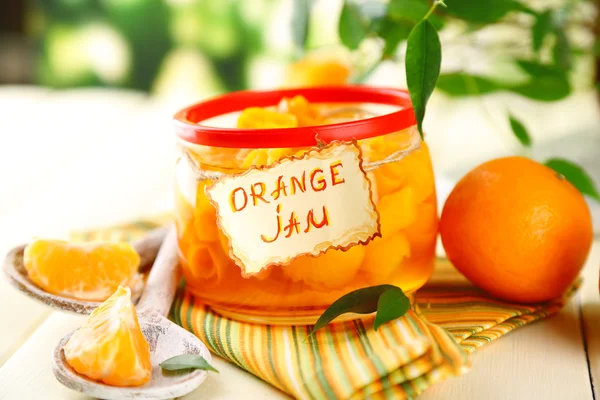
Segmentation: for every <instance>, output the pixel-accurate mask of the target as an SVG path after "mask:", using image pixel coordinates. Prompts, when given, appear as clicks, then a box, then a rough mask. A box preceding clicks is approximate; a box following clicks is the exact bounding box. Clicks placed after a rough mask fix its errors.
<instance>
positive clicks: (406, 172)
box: [374, 142, 435, 203]
mask: <svg viewBox="0 0 600 400" xmlns="http://www.w3.org/2000/svg"><path fill="white" fill-rule="evenodd" d="M374 172H375V181H376V184H377V189H378V190H379V194H380V195H384V194H388V193H391V192H394V191H396V190H397V189H398V188H399V187H403V186H410V187H412V188H413V189H414V190H415V200H416V202H417V203H421V202H423V201H424V200H425V199H427V198H428V197H430V196H431V195H432V194H433V193H434V191H435V186H434V184H433V181H434V178H433V168H432V166H431V161H430V158H429V150H428V148H427V145H426V144H425V143H424V142H422V143H421V147H420V148H419V149H418V150H414V151H413V152H412V153H410V154H409V155H407V156H406V157H405V158H403V159H401V160H399V161H394V162H391V163H388V164H384V165H382V166H380V167H379V168H377V169H376V170H375V171H374Z"/></svg>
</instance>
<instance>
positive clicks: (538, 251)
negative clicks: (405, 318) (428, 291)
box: [440, 157, 593, 303]
mask: <svg viewBox="0 0 600 400" xmlns="http://www.w3.org/2000/svg"><path fill="white" fill-rule="evenodd" d="M440 234H441V237H442V243H443V244H444V248H445V249H446V253H447V255H448V258H449V259H450V261H451V262H452V263H453V264H454V265H455V266H456V268H457V269H458V270H459V271H460V272H462V273H463V274H464V275H465V276H466V277H467V278H468V279H469V280H470V281H471V282H473V283H474V284H475V285H477V286H479V287H481V288H482V289H484V290H486V291H487V292H489V293H490V294H492V295H494V296H496V297H498V298H502V299H505V300H509V301H516V302H524V303H532V302H540V301H546V300H551V299H554V298H557V297H560V296H561V295H562V294H563V293H564V292H565V290H567V288H568V287H569V286H570V285H571V283H572V282H573V281H574V279H575V278H576V277H577V275H578V274H579V271H581V268H582V267H583V264H584V262H585V259H586V258H587V254H588V251H589V249H590V246H591V243H592V236H593V234H592V220H591V215H590V210H589V209H588V206H587V204H586V202H585V199H584V198H583V196H582V195H581V193H579V191H578V190H577V189H576V188H575V187H574V186H573V185H572V184H571V183H569V181H567V180H566V179H565V178H564V177H563V176H561V175H560V174H558V173H556V172H555V171H553V170H552V169H550V168H548V167H546V166H545V165H542V164H539V163H537V162H535V161H532V160H530V159H527V158H524V157H506V158H499V159H495V160H492V161H488V162H486V163H483V164H481V165H480V166H478V167H476V168H475V169H473V170H472V171H470V172H469V173H468V174H467V175H465V176H464V177H463V178H462V179H461V180H460V181H459V182H458V184H457V185H456V187H455V188H454V189H453V190H452V192H451V193H450V196H449V197H448V200H447V201H446V204H445V205H444V209H443V211H442V217H441V219H440Z"/></svg>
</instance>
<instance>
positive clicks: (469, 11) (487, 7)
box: [445, 0, 524, 24]
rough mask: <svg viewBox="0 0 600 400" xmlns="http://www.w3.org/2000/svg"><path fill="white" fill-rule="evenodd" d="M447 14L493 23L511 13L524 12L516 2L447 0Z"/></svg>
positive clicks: (508, 0)
mask: <svg viewBox="0 0 600 400" xmlns="http://www.w3.org/2000/svg"><path fill="white" fill-rule="evenodd" d="M445 3H446V5H447V6H448V7H447V8H446V9H445V12H446V13H447V14H449V15H452V16H454V17H456V18H460V19H462V20H465V21H469V22H475V23H481V24H486V23H493V22H497V21H498V20H499V19H501V18H502V17H504V16H505V15H506V14H508V13H509V12H511V11H524V7H523V6H522V5H521V4H520V3H518V2H516V1H514V0H485V2H483V1H481V0H446V1H445Z"/></svg>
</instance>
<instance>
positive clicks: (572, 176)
mask: <svg viewBox="0 0 600 400" xmlns="http://www.w3.org/2000/svg"><path fill="white" fill-rule="evenodd" d="M545 164H546V165H547V166H548V167H550V168H552V169H553V170H555V171H556V172H558V173H559V174H561V175H562V176H564V177H565V178H566V179H567V180H568V181H569V182H571V184H573V186H575V187H576V188H577V189H578V190H579V191H580V192H581V193H582V194H584V195H587V196H590V197H591V198H593V199H595V200H596V201H600V193H598V189H597V188H596V185H595V184H594V181H593V180H592V178H591V177H590V176H589V175H588V173H587V172H585V170H584V169H583V168H581V167H580V166H579V165H577V164H575V163H573V162H571V161H569V160H565V159H564V158H551V159H549V160H547V161H546V162H545Z"/></svg>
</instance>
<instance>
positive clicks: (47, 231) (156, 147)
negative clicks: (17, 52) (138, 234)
mask: <svg viewBox="0 0 600 400" xmlns="http://www.w3.org/2000/svg"><path fill="white" fill-rule="evenodd" d="M165 109H166V111H165ZM171 111H173V110H172V109H169V107H165V106H164V104H157V103H156V102H154V101H150V100H148V99H147V98H145V97H143V96H141V95H139V94H135V93H122V92H120V93H113V92H106V91H101V92H98V91H78V92H77V93H70V94H69V93H67V94H61V95H59V96H57V95H54V94H51V93H48V92H46V91H43V90H39V89H35V88H29V89H28V88H14V89H11V88H2V89H0V253H1V254H4V253H5V252H6V251H7V250H8V249H9V248H10V247H12V246H14V245H16V244H19V243H22V242H24V241H27V240H29V239H30V238H31V237H32V236H34V235H35V236H48V237H50V236H51V237H65V236H66V234H67V232H69V231H70V230H71V229H75V228H83V227H91V226H99V225H106V224H111V223H117V222H120V221H124V220H129V219H132V218H135V217H137V216H144V215H149V214H152V213H156V212H162V211H165V210H168V209H170V207H171V180H172V179H171V177H172V168H173V162H172V161H173V157H174V148H173V146H172V130H171V125H170V120H169V113H170V112H171ZM438 145H440V146H442V145H443V142H442V143H441V144H440V143H438ZM432 147H433V148H434V157H435V147H436V143H432ZM441 192H442V193H441V195H442V196H441V197H443V195H444V193H443V192H444V189H443V188H442V190H441ZM599 266H600V240H596V242H595V244H594V247H593V251H592V253H591V255H590V257H589V260H588V263H587V265H586V268H585V271H584V275H585V284H584V287H583V289H582V290H581V291H580V292H579V293H578V294H577V296H576V298H575V299H574V300H572V301H571V302H570V303H569V305H568V306H567V307H566V308H565V309H564V310H563V311H562V312H561V313H560V314H559V315H558V316H556V317H554V318H551V319H548V320H545V321H542V322H538V323H535V324H533V325H531V326H528V327H525V328H521V329H518V330H517V331H515V332H513V333H511V334H509V335H508V336H506V337H503V338H501V339H500V340H498V341H496V342H493V343H492V344H489V345H487V346H485V347H484V348H482V349H480V350H479V351H478V352H477V353H476V354H475V355H474V356H473V369H472V371H471V372H470V373H469V374H467V375H465V376H462V377H460V378H456V379H451V380H449V381H446V382H443V383H441V384H439V385H437V386H435V387H433V388H431V389H430V390H428V391H427V392H426V393H425V394H424V395H422V396H421V398H423V399H428V400H429V399H431V400H433V399H461V400H470V399H473V400H475V399H477V400H480V399H498V400H500V399H502V400H504V399H516V400H519V399H533V398H536V399H537V398H540V399H550V400H552V399H557V400H558V399H561V400H562V399H575V400H579V399H581V400H588V399H593V389H592V381H594V382H596V384H598V382H600V301H599V296H598V270H599ZM81 320H82V317H80V316H76V315H71V314H64V313H60V312H53V311H52V310H50V309H48V308H46V307H45V306H42V305H40V304H37V303H35V302H34V301H32V300H30V299H29V298H26V297H25V296H23V295H22V294H20V293H18V292H17V291H16V290H14V289H13V288H12V287H9V285H8V284H7V283H6V282H4V281H3V280H0V399H1V400H5V399H6V400H22V399H23V400H28V399H32V400H38V399H44V400H58V399H61V400H63V399H65V400H71V399H83V398H85V397H84V396H82V395H80V394H78V393H75V392H72V391H70V390H68V389H66V388H63V387H62V386H61V385H60V384H59V383H58V382H57V381H55V379H54V377H53V375H52V372H51V369H50V357H51V351H52V349H53V347H54V345H55V344H56V342H57V341H58V340H59V339H60V338H61V337H62V336H63V335H64V334H65V333H67V332H69V331H71V330H73V329H75V328H76V327H77V326H78V325H79V324H80V323H81ZM214 363H215V365H216V367H217V368H218V369H219V370H220V371H221V373H220V374H218V375H216V374H212V375H211V376H210V378H209V380H208V381H207V382H206V383H205V384H204V385H203V386H202V387H201V388H199V389H198V390H196V391H195V392H193V393H191V394H190V395H188V396H185V399H263V398H264V399H273V398H285V397H286V396H284V395H283V394H281V393H280V392H278V391H277V390H275V389H272V388H271V387H270V386H269V385H267V384H265V383H263V382H262V381H260V380H258V379H256V378H254V377H253V376H251V375H250V374H247V373H245V372H244V371H242V370H240V369H238V368H237V367H234V366H232V365H230V364H228V363H226V362H225V361H223V360H220V359H218V358H217V359H216V360H215V362H214ZM596 394H599V393H596Z"/></svg>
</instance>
